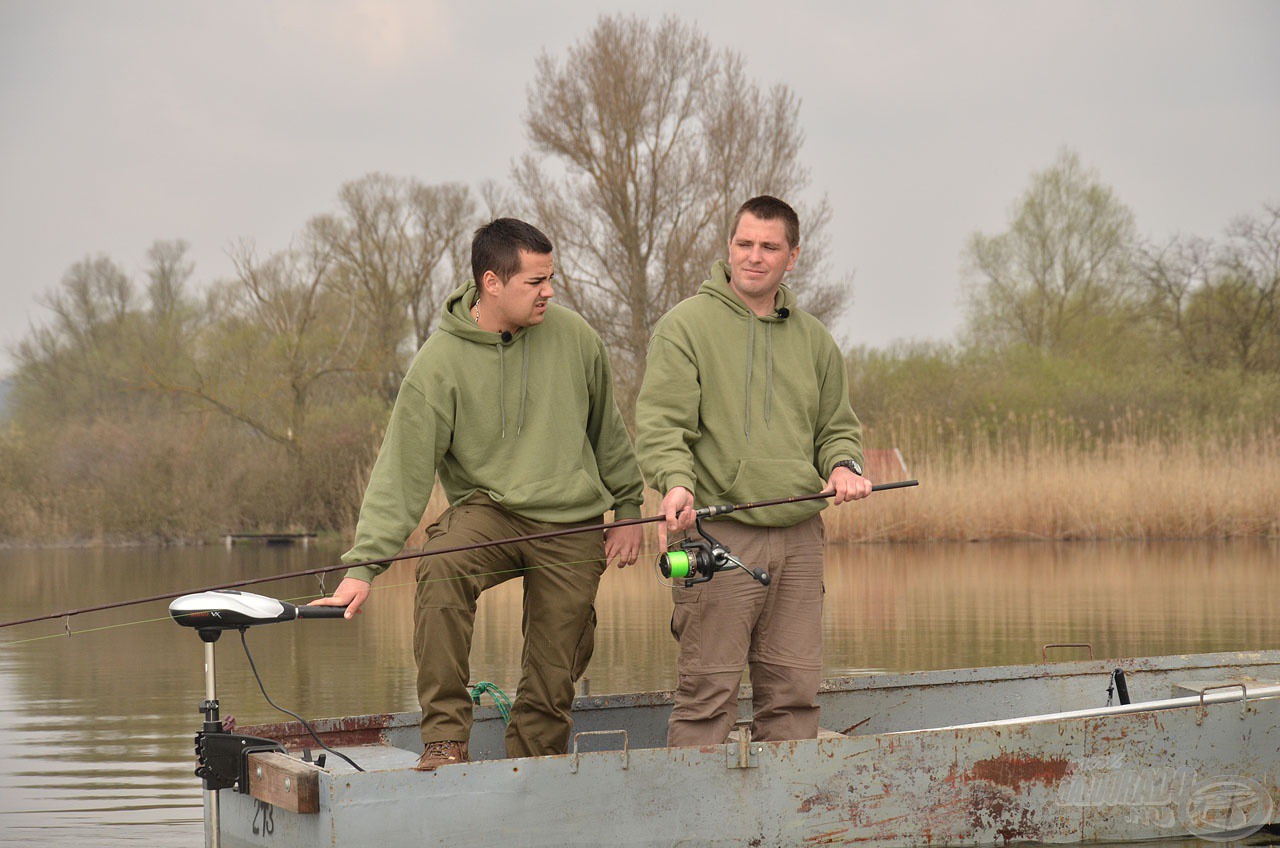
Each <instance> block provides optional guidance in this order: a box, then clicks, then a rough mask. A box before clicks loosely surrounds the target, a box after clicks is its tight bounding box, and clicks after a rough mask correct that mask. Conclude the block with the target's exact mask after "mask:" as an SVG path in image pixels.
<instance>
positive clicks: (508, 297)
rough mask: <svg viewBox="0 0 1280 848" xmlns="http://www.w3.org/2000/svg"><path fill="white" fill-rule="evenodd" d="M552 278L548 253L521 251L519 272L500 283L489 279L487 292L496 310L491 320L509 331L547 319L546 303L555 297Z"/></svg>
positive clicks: (551, 267) (553, 270)
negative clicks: (496, 321) (491, 296)
mask: <svg viewBox="0 0 1280 848" xmlns="http://www.w3.org/2000/svg"><path fill="white" fill-rule="evenodd" d="M491 274H492V272H489V273H486V274H485V279H486V284H490V276H491ZM554 276H555V265H554V263H553V262H552V259H551V254H550V253H529V252H528V251H525V250H522V251H520V270H519V271H517V272H516V273H515V274H513V275H512V276H511V279H509V280H507V281H506V283H503V282H502V281H500V280H498V279H497V277H496V276H493V277H492V281H491V284H490V285H489V291H490V293H492V294H493V296H494V305H495V306H496V308H497V311H498V315H496V316H494V317H496V318H499V319H500V321H501V323H502V325H503V326H504V327H510V328H511V329H512V330H516V329H519V328H520V327H532V326H533V325H534V324H541V323H542V321H543V319H544V318H546V317H547V302H548V301H549V300H551V298H552V297H554V296H555V290H554V289H553V288H551V280H552V278H553V277H554Z"/></svg>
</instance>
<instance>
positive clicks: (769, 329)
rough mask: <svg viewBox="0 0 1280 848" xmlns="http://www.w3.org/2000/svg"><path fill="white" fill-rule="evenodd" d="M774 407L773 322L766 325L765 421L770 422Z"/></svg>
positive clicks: (766, 423)
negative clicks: (770, 414)
mask: <svg viewBox="0 0 1280 848" xmlns="http://www.w3.org/2000/svg"><path fill="white" fill-rule="evenodd" d="M772 409H773V324H772V322H770V323H768V324H765V325H764V423H765V426H766V427H767V426H768V424H769V413H770V411H771V410H772Z"/></svg>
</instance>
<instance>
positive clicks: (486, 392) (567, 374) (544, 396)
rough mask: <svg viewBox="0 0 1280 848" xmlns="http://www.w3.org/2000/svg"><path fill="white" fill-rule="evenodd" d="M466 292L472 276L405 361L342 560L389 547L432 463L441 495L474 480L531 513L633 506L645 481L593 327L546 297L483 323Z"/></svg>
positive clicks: (354, 572)
mask: <svg viewBox="0 0 1280 848" xmlns="http://www.w3.org/2000/svg"><path fill="white" fill-rule="evenodd" d="M475 299H476V287H475V284H474V283H467V284H466V285H464V286H462V287H461V288H459V289H457V290H456V291H454V292H453V294H451V295H449V298H448V300H447V301H446V304H445V314H444V317H443V318H442V319H441V321H440V328H439V329H438V330H437V331H436V332H434V333H432V334H431V337H430V338H428V339H427V341H426V343H425V344H423V346H422V349H421V350H420V351H418V355H417V356H416V357H414V360H413V364H411V365H410V366H409V371H408V373H407V374H406V375H405V378H404V382H403V383H401V385H400V394H399V395H398V397H397V398H396V403H395V407H394V408H393V409H392V411H391V421H390V423H389V424H388V425H387V432H386V436H385V437H384V438H383V441H382V450H381V451H380V452H379V454H378V460H377V462H376V463H375V464H374V466H373V472H372V474H371V475H370V477H369V486H368V488H367V489H366V490H365V495H364V504H363V505H362V506H361V507H360V520H359V523H358V524H357V525H356V539H355V546H354V547H352V549H351V550H350V551H348V552H347V553H346V554H345V555H343V557H342V559H343V562H347V563H353V562H362V561H365V560H370V559H380V558H382V557H389V556H394V555H395V554H397V553H399V552H400V551H401V549H402V548H403V547H404V542H405V539H407V538H408V537H409V534H410V533H411V532H413V528H414V527H416V526H417V524H418V522H419V521H420V520H421V519H422V513H423V511H424V510H425V509H426V506H427V499H428V498H429V497H430V495H431V487H432V484H433V483H434V481H435V477H436V475H437V474H439V476H440V483H441V485H442V486H443V487H444V492H445V495H446V496H447V497H448V498H449V503H451V504H457V503H459V502H461V501H463V500H465V499H466V498H468V497H470V496H471V495H472V494H473V493H475V492H477V491H479V492H484V493H485V494H486V495H488V496H489V497H490V498H492V499H493V500H494V501H496V502H497V503H499V504H501V505H502V506H503V507H505V508H506V509H508V510H510V511H511V512H514V513H516V514H517V515H520V516H523V517H525V518H529V519H532V520H534V521H546V522H554V523H570V522H577V521H588V520H591V519H595V518H599V517H600V516H601V515H602V514H603V513H604V512H605V511H607V510H610V509H612V510H614V517H615V519H619V520H620V519H626V518H639V517H640V504H641V501H642V499H643V494H644V482H643V480H642V479H641V477H640V469H639V467H638V466H637V465H636V459H635V452H634V450H633V449H632V447H631V440H630V438H629V437H628V436H627V430H626V427H625V426H624V425H623V423H622V415H621V413H619V412H618V406H617V404H616V403H615V402H614V398H613V377H612V374H611V373H610V369H609V359H608V356H607V354H606V353H605V349H604V343H603V342H601V340H600V337H599V336H598V335H596V333H595V331H594V330H592V329H591V327H590V326H588V325H587V322H586V321H584V320H583V319H582V318H581V317H580V316H579V315H578V314H577V313H575V312H572V311H571V310H568V309H565V308H564V307H562V306H558V305H556V304H555V303H551V304H549V305H548V306H547V312H546V317H545V318H544V319H543V321H542V323H540V324H536V325H534V326H532V327H526V328H522V329H520V330H517V331H516V332H515V333H510V334H506V333H504V334H498V333H490V332H487V331H485V330H482V329H480V328H479V327H477V326H476V325H475V323H474V322H472V320H471V317H470V315H469V310H470V308H471V305H472V303H474V302H475ZM385 569H386V566H385V565H384V566H357V567H355V568H352V569H351V570H349V571H348V572H347V576H348V577H357V578H360V579H361V580H372V579H373V578H374V577H375V576H376V575H378V574H380V573H381V572H382V571H384V570H385Z"/></svg>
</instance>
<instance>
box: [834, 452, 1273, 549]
mask: <svg viewBox="0 0 1280 848" xmlns="http://www.w3.org/2000/svg"><path fill="white" fill-rule="evenodd" d="M1028 441H1029V443H1028ZM939 453H941V452H939ZM907 461H908V463H909V464H910V466H911V474H912V476H913V477H917V478H918V479H919V480H920V482H921V485H920V487H919V488H918V489H909V490H906V491H901V492H885V493H878V494H876V495H873V496H872V497H871V499H870V500H869V501H868V502H867V503H865V504H853V505H847V506H841V507H839V508H837V509H835V510H829V511H828V512H827V513H826V515H827V528H828V538H831V539H836V540H841V541H850V542H869V541H875V542H920V541H942V540H956V541H990V540H1007V539H1054V540H1075V539H1191V538H1223V537H1243V536H1253V537H1275V536H1280V438H1278V437H1277V435H1276V434H1274V433H1268V434H1255V435H1245V436H1242V437H1226V436H1212V435H1210V436H1192V435H1186V436H1183V437H1180V438H1176V439H1150V440H1139V439H1137V438H1120V439H1117V440H1112V441H1105V442H1104V441H1101V440H1098V441H1095V442H1093V443H1092V444H1090V443H1089V442H1085V443H1083V444H1080V443H1076V444H1070V445H1068V444H1065V443H1064V442H1063V441H1061V440H1054V439H1049V438H1037V437H1034V436H1033V437H1032V438H1030V439H1029V440H1021V441H1018V442H1006V443H1001V442H1000V441H998V440H997V441H996V442H995V443H994V444H992V442H990V441H986V442H982V441H978V440H975V441H974V442H973V443H972V444H971V447H970V449H968V450H965V451H954V450H953V451H947V452H945V453H943V454H942V456H940V457H939V458H934V457H931V456H929V455H927V454H926V455H923V456H919V457H916V458H915V461H913V458H912V457H911V456H910V455H909V454H908V456H907Z"/></svg>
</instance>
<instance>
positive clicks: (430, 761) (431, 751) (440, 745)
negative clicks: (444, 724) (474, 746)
mask: <svg viewBox="0 0 1280 848" xmlns="http://www.w3.org/2000/svg"><path fill="white" fill-rule="evenodd" d="M469 762H471V758H470V757H468V756H467V743H466V742H453V741H444V742H428V743H427V749H426V750H425V751H423V752H422V756H421V757H419V758H418V764H417V765H416V766H414V767H413V768H414V770H415V771H435V770H436V769H438V768H440V766H450V765H453V764H454V763H469Z"/></svg>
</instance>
